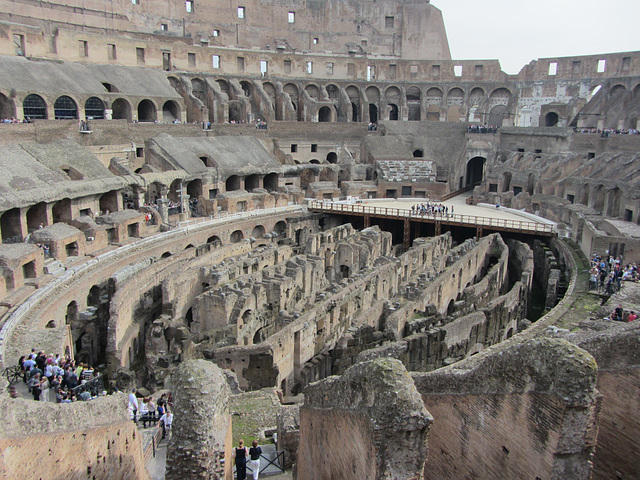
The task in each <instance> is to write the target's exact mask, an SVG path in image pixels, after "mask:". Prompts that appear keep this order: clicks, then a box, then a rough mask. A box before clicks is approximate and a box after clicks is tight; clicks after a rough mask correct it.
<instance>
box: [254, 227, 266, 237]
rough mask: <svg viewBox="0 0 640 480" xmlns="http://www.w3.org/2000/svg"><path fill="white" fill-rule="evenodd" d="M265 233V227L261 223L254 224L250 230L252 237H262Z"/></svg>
mask: <svg viewBox="0 0 640 480" xmlns="http://www.w3.org/2000/svg"><path fill="white" fill-rule="evenodd" d="M264 234H265V229H264V226H262V225H256V226H255V227H253V230H252V231H251V236H252V237H253V238H263V237H264Z"/></svg>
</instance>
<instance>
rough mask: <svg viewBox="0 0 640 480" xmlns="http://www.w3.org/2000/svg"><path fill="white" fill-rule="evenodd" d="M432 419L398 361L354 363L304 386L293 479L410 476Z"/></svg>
mask: <svg viewBox="0 0 640 480" xmlns="http://www.w3.org/2000/svg"><path fill="white" fill-rule="evenodd" d="M432 421H433V418H432V417H431V415H430V414H429V412H427V410H426V409H425V407H424V404H423V403H422V400H421V398H420V395H419V394H418V392H417V391H416V389H415V386H414V385H413V382H412V380H411V377H410V376H409V374H408V373H407V371H406V369H405V368H404V367H403V366H402V364H401V363H400V362H399V361H397V360H374V361H371V362H366V363H361V364H359V365H355V366H354V367H352V368H350V369H349V370H347V371H346V372H345V374H344V375H342V376H341V377H329V378H327V379H325V380H322V381H320V382H316V383H314V384H311V385H309V386H308V387H307V389H306V390H305V404H304V406H303V407H302V408H301V409H300V447H299V449H298V460H297V471H298V478H299V479H300V480H306V479H320V480H322V479H331V478H354V479H362V480H364V479H382V478H394V479H403V478H406V479H409V478H414V477H415V476H417V475H419V474H420V471H421V470H422V468H423V464H424V461H425V459H426V457H427V445H426V438H427V433H428V431H429V427H430V425H431V422H432ZM319 452H322V454H319ZM408 452H410V454H408Z"/></svg>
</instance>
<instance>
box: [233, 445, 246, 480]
mask: <svg viewBox="0 0 640 480" xmlns="http://www.w3.org/2000/svg"><path fill="white" fill-rule="evenodd" d="M247 456H248V452H247V447H245V446H244V440H240V442H238V446H237V447H236V448H234V449H233V458H234V460H235V464H236V473H237V479H238V480H245V479H246V478H247Z"/></svg>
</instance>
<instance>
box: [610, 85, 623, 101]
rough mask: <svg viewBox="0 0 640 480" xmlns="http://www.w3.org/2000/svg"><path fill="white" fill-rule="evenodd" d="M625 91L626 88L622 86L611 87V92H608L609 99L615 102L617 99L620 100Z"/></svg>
mask: <svg viewBox="0 0 640 480" xmlns="http://www.w3.org/2000/svg"><path fill="white" fill-rule="evenodd" d="M626 91H627V87H625V86H624V85H622V84H617V85H614V86H613V87H611V90H610V91H609V98H610V99H611V100H616V99H618V98H620V97H621V96H622V95H624V94H625V93H626Z"/></svg>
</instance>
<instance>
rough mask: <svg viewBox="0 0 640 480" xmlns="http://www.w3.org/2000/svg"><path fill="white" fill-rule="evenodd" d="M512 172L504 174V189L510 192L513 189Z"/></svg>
mask: <svg viewBox="0 0 640 480" xmlns="http://www.w3.org/2000/svg"><path fill="white" fill-rule="evenodd" d="M511 177H512V175H511V172H504V173H503V174H502V191H503V192H508V191H509V190H511Z"/></svg>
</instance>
